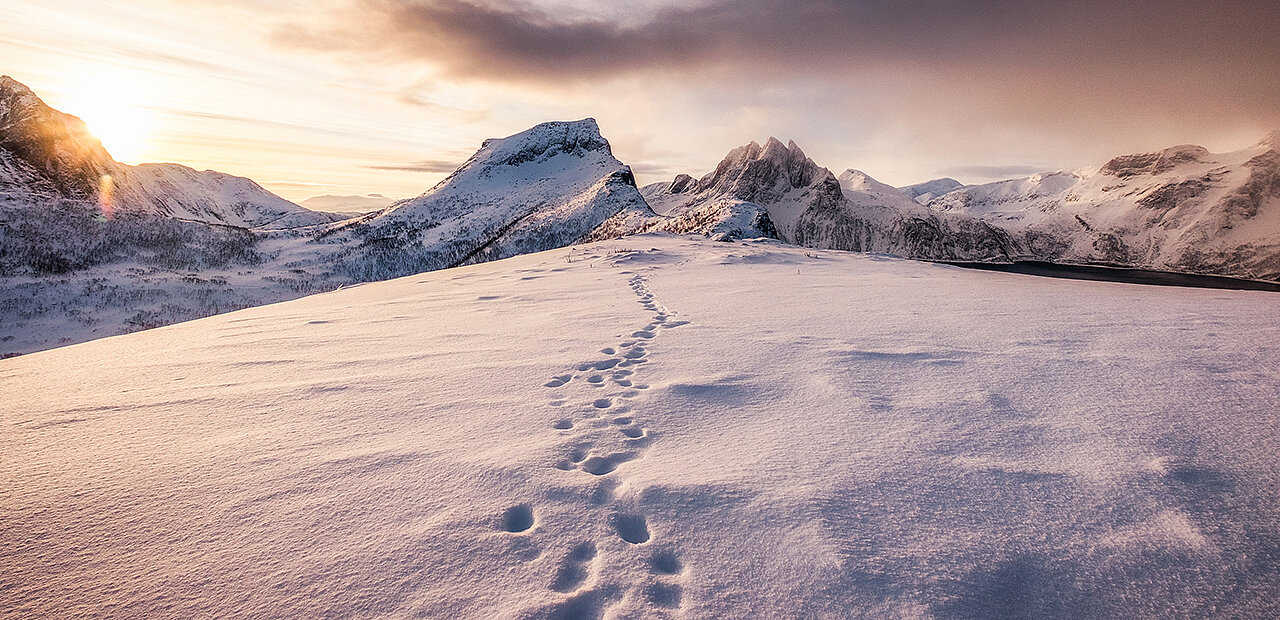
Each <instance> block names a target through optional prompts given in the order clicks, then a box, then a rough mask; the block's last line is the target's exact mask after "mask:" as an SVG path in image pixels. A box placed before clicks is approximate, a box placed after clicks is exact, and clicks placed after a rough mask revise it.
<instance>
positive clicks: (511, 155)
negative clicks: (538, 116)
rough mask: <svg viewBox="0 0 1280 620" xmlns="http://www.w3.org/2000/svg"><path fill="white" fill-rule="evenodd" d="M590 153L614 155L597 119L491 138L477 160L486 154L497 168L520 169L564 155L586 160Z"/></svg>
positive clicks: (543, 125)
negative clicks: (584, 157)
mask: <svg viewBox="0 0 1280 620" xmlns="http://www.w3.org/2000/svg"><path fill="white" fill-rule="evenodd" d="M589 152H595V153H600V154H603V155H608V156H612V155H613V153H612V152H611V151H610V149H609V142H608V141H607V140H605V139H604V137H603V136H601V135H600V126H599V125H597V124H596V119H594V118H584V119H582V120H580V121H551V122H547V123H541V124H539V125H534V126H533V127H530V128H529V129H526V130H524V131H522V132H520V133H518V134H515V135H512V136H508V137H506V138H490V139H488V140H485V141H484V145H483V146H482V147H481V149H480V152H479V153H476V156H477V157H479V156H481V155H482V154H483V155H484V156H485V159H487V160H489V161H490V162H493V163H496V164H503V165H519V164H522V163H525V162H531V161H544V160H546V159H549V158H551V157H554V156H556V155H559V154H561V153H564V154H569V155H576V156H578V157H583V156H584V155H585V154H587V153H589Z"/></svg>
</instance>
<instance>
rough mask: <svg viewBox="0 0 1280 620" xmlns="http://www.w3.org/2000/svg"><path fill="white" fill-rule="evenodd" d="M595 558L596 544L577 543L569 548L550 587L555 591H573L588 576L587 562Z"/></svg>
mask: <svg viewBox="0 0 1280 620" xmlns="http://www.w3.org/2000/svg"><path fill="white" fill-rule="evenodd" d="M595 558H596V544H595V543H593V542H584V543H579V544H577V545H576V546H574V548H573V549H570V550H569V554H568V555H566V556H565V558H564V559H563V560H561V562H560V568H559V569H558V570H557V571H556V576H555V579H554V580H552V582H551V589H552V590H555V591H556V592H573V591H575V590H577V589H578V588H579V587H580V586H582V584H583V583H584V582H586V580H587V577H588V576H589V574H588V573H589V571H588V569H589V566H588V563H589V562H591V561H592V560H594V559H595Z"/></svg>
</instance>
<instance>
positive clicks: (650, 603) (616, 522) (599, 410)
mask: <svg viewBox="0 0 1280 620" xmlns="http://www.w3.org/2000/svg"><path fill="white" fill-rule="evenodd" d="M623 273H624V275H629V276H630V279H629V281H628V284H629V285H630V287H631V290H632V291H633V292H634V293H635V295H636V298H637V302H638V303H639V304H640V305H641V307H643V308H644V309H645V310H647V311H649V312H652V313H653V314H652V315H651V318H650V320H649V321H648V322H647V323H645V324H644V325H640V326H633V327H632V328H629V329H626V330H623V332H622V337H621V338H620V339H619V341H617V342H615V343H609V344H608V345H607V346H603V347H601V348H600V350H599V356H597V357H595V358H593V359H589V360H586V361H583V362H580V363H578V364H576V365H574V366H573V368H572V369H571V370H570V371H569V372H566V373H564V374H559V375H556V376H554V377H552V378H551V379H550V380H549V381H547V382H546V383H545V384H544V385H545V386H546V388H548V389H549V390H551V391H553V392H554V395H555V397H554V398H553V400H552V401H551V402H550V404H551V406H552V407H555V408H556V409H558V410H560V411H562V412H568V411H572V412H573V413H572V415H561V416H557V417H554V418H553V419H551V420H549V422H548V424H549V426H550V427H551V429H552V430H554V431H556V432H559V433H560V434H561V436H563V438H564V443H563V450H562V451H561V456H559V457H558V458H557V460H556V461H555V462H553V463H551V465H552V466H553V467H555V468H556V469H559V470H561V471H563V472H564V475H565V476H579V477H581V478H583V479H592V480H594V481H595V484H596V487H595V491H594V492H593V493H591V495H590V496H589V499H588V501H589V503H590V505H591V510H590V512H589V514H590V515H592V517H591V518H593V519H599V523H604V524H607V530H603V531H607V532H610V533H611V534H612V535H613V536H614V537H616V540H620V541H622V542H623V543H624V544H623V545H622V547H621V553H623V554H631V555H634V556H635V557H630V558H625V557H623V558H618V559H617V560H616V562H625V563H627V564H628V565H644V566H647V567H649V570H648V571H647V573H648V574H640V575H636V577H635V579H633V580H632V582H631V583H619V582H617V581H608V580H605V579H602V578H600V575H601V574H602V569H603V567H605V566H607V565H608V563H609V560H610V558H609V555H610V554H611V553H619V550H618V549H619V546H618V545H617V544H616V543H614V544H613V545H612V546H610V545H607V544H604V541H593V540H585V541H584V540H579V541H565V544H566V547H565V548H566V551H564V555H563V559H562V560H561V563H560V565H559V568H558V570H557V572H556V577H555V579H554V581H553V583H552V584H551V589H552V590H554V591H556V592H560V593H563V594H567V595H569V597H568V598H567V599H566V600H565V601H563V602H562V603H561V604H560V605H559V606H557V608H556V609H554V610H549V611H551V615H552V616H557V617H558V616H566V617H567V616H575V617H576V616H588V617H595V616H598V615H601V614H603V613H604V611H605V610H606V609H607V608H608V607H611V606H613V605H616V604H618V603H621V602H627V603H628V604H629V605H628V606H643V608H644V609H647V610H648V611H647V612H645V613H646V615H654V614H656V615H664V614H669V613H675V612H679V611H680V610H681V607H682V604H683V594H684V591H683V586H682V581H683V576H684V575H686V574H687V569H686V567H685V565H684V564H683V562H682V561H681V556H680V553H679V551H678V550H675V549H672V548H669V547H663V546H661V544H662V543H661V541H660V533H661V529H660V527H659V528H658V529H655V527H654V526H655V524H653V523H651V522H650V520H649V518H648V517H647V516H646V515H645V514H644V512H643V511H642V510H640V507H639V506H638V505H637V502H636V501H635V499H634V498H636V497H638V494H639V491H640V490H641V489H640V488H638V485H636V484H635V483H631V482H629V481H628V480H627V476H626V464H627V463H629V462H632V461H638V460H641V459H644V457H645V453H646V452H647V451H648V449H649V448H650V447H651V446H652V444H653V443H654V442H655V441H656V440H657V439H658V438H659V437H660V433H659V431H658V429H654V428H651V427H649V426H647V425H646V424H645V416H644V412H643V410H641V409H638V408H637V407H636V406H635V404H634V401H635V400H636V398H637V397H638V396H639V395H641V394H642V393H643V391H644V390H646V389H648V388H649V386H648V385H647V384H645V383H644V382H643V381H641V380H640V376H641V375H642V374H643V373H642V369H643V367H644V364H646V363H648V361H649V359H650V356H651V354H652V352H651V349H652V348H653V347H654V343H655V341H656V340H657V338H658V336H659V335H661V334H662V333H663V332H665V331H667V330H669V329H671V328H675V327H679V326H681V325H687V324H688V321H676V320H674V317H675V316H676V313H675V312H672V311H670V310H667V309H665V308H663V307H662V305H661V304H660V303H659V302H658V300H657V299H656V298H655V297H654V295H653V293H652V292H651V291H650V290H649V287H648V280H647V278H645V277H644V276H643V275H640V274H637V273H634V272H623ZM570 393H573V394H580V395H581V398H580V399H575V398H573V397H572V396H569V394H570ZM624 486H625V487H626V493H625V494H619V493H617V490H618V489H619V488H620V487H624ZM582 525H583V526H584V527H583V530H584V531H591V528H589V527H587V526H589V525H593V524H586V523H584V524H582Z"/></svg>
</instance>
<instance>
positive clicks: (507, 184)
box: [318, 118, 647, 280]
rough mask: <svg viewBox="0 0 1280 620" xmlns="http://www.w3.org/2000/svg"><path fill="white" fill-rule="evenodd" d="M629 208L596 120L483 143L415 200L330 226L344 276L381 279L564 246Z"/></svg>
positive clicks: (637, 200)
mask: <svg viewBox="0 0 1280 620" xmlns="http://www.w3.org/2000/svg"><path fill="white" fill-rule="evenodd" d="M627 209H647V207H646V206H645V204H644V199H643V198H641V196H640V192H639V190H638V189H637V188H636V186H635V179H634V177H633V176H632V175H631V170H630V168H628V167H627V166H625V165H623V164H622V162H620V161H618V160H617V159H615V158H614V157H613V154H612V153H611V152H610V149H609V143H608V141H606V140H605V139H604V138H603V137H602V136H601V135H600V129H599V127H598V126H597V125H596V121H595V119H590V118H588V119H584V120H581V121H575V122H549V123H542V124H540V125H537V126H535V127H533V128H531V129H528V130H526V131H523V132H521V133H518V134H515V135H513V136H509V137H507V138H492V139H489V140H486V141H485V142H484V144H483V145H482V146H481V148H480V150H479V151H477V152H476V153H475V155H472V156H471V158H470V159H468V160H467V162H466V163H464V164H463V165H462V167H460V168H458V170H456V171H455V172H454V173H453V174H450V175H449V176H448V177H446V178H445V179H444V180H443V181H441V182H440V183H439V184H438V185H436V186H435V187H433V188H432V189H431V190H429V191H427V192H426V193H424V194H423V195H421V196H419V197H417V198H411V199H408V200H403V201H400V202H397V203H395V204H393V205H391V206H390V207H388V208H386V209H384V210H383V211H381V212H379V213H377V214H373V215H370V216H367V217H364V218H359V219H355V220H351V221H349V222H344V223H341V224H337V225H335V226H333V227H332V228H330V229H329V230H327V231H325V232H324V233H323V235H322V238H321V239H320V240H319V241H318V242H319V243H325V244H333V243H339V244H342V245H343V246H344V247H343V248H342V249H341V250H340V251H339V257H340V260H341V261H342V263H343V265H344V266H343V269H345V270H346V271H347V272H348V273H350V274H351V275H353V276H354V277H356V278H357V279H361V280H370V279H384V278H389V277H395V276H400V275H405V274H410V273H417V272H421V271H426V270H431V269H440V268H443V267H451V266H454V265H459V264H465V263H469V262H479V261H483V260H493V259H497V258H505V257H508V256H513V255H515V254H521V253H525V252H536V251H541V250H546V249H550V248H555V247H560V246H564V245H568V244H570V243H573V242H574V241H577V240H578V239H581V238H583V237H585V236H587V235H589V234H590V233H591V232H592V231H593V230H595V229H596V228H597V227H599V226H600V225H601V224H602V223H604V222H605V221H606V220H608V219H609V218H610V217H613V216H615V215H617V214H618V213H619V212H622V211H624V210H627Z"/></svg>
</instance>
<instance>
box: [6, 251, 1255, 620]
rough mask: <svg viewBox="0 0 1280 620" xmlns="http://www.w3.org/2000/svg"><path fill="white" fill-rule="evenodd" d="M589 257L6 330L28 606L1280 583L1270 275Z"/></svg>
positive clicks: (119, 611) (891, 607) (852, 611)
mask: <svg viewBox="0 0 1280 620" xmlns="http://www.w3.org/2000/svg"><path fill="white" fill-rule="evenodd" d="M567 256H568V252H567V251H566V250H563V249H562V250H555V251H551V252H543V253H539V254H532V255H526V256H520V257H516V258H512V259H507V260H503V261H497V262H493V263H485V264H481V265H474V266H468V267H463V268H457V269H449V270H443V271H437V272H431V273H426V274H421V275H417V276H409V277H406V278H400V279H397V280H392V281H387V282H378V283H369V284H362V285H358V286H354V287H348V288H344V289H342V290H339V291H335V292H331V293H324V294H320V295H313V296H311V297H306V298H303V299H299V300H295V301H291V302H285V303H280V304H275V305H271V306H263V307H258V308H251V309H247V310H243V311H238V312H234V313H230V314H225V315H220V316H215V317H210V318H207V319H201V320H198V321H192V322H188V323H183V324H178V325H173V326H169V327H163V328H158V329H153V330H148V331H145V332H140V333H136V334H130V335H126V336H119V337H112V338H106V339H102V340H98V341H94V342H89V343H85V344H81V345H75V346H70V347H65V348H61V349H56V350H52V351H46V352H41V353H36V354H32V355H27V356H21V357H17V358H13V359H8V360H3V361H0V398H3V402H4V403H5V407H4V411H3V412H2V413H0V429H2V430H0V455H2V456H0V615H3V616H6V617H27V616H47V617H79V616H102V615H116V616H121V615H132V616H140V615H151V616H187V617H189V616H257V617H291V616H295V617H296V616H322V615H323V616H347V615H355V616H374V615H377V616H390V617H411V616H412V617H419V616H437V617H485V618H490V617H508V618H579V617H586V618H593V617H609V618H631V617H797V616H803V617H831V618H837V617H850V616H854V617H857V616H874V617H945V618H957V617H959V618H963V617H993V616H999V617H1169V616H1188V615H1189V616H1206V615H1218V616H1229V617H1265V616H1269V615H1274V614H1275V613H1276V612H1277V611H1280V610H1277V609H1276V605H1277V603H1276V601H1277V600H1280V597H1278V596H1277V595H1278V594H1280V569H1277V566H1280V563H1277V560H1278V559H1280V534H1278V532H1280V506H1278V502H1277V500H1276V498H1277V497H1280V466H1278V465H1280V463H1278V462H1277V459H1276V456H1275V455H1276V454H1277V448H1280V445H1278V444H1280V433H1278V432H1277V430H1280V429H1278V428H1277V427H1278V422H1277V420H1276V417H1275V415H1274V412H1275V411H1277V410H1280V389H1277V388H1278V387H1280V368H1278V367H1277V366H1276V365H1275V363H1274V360H1275V359H1278V356H1277V353H1278V351H1277V349H1278V348H1280V333H1277V332H1280V306H1277V305H1276V296H1275V294H1274V293H1266V292H1247V291H1246V292H1235V291H1221V290H1205V289H1181V288H1174V287H1148V286H1138V285H1126V284H1114V283H1100V282H1083V281H1066V280H1055V279H1045V278H1035V277H1030V276H1021V275H1014V274H1001V273H990V272H979V271H969V270H964V269H960V268H955V267H948V266H942V265H933V264H924V263H917V262H912V261H904V260H900V259H895V258H889V257H883V256H877V255H860V254H849V253H842V252H830V251H815V250H805V249H799V248H789V247H786V246H783V245H781V244H777V243H775V242H763V241H759V242H757V241H749V242H744V243H733V244H729V243H711V242H706V241H702V240H699V239H689V238H676V237H665V236H641V237H634V238H627V239H623V240H618V241H613V242H606V243H600V244H593V245H590V246H586V250H585V251H584V249H583V248H582V247H578V248H575V249H574V258H573V261H572V262H569V261H568V260H567Z"/></svg>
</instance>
